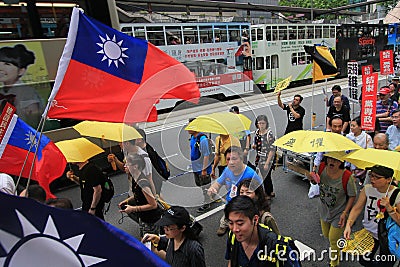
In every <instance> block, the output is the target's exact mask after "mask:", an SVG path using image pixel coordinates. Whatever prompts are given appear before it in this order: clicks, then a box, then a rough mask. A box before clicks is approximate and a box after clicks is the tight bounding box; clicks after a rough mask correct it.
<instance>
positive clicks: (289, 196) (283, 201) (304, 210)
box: [57, 85, 360, 267]
mask: <svg viewBox="0 0 400 267" xmlns="http://www.w3.org/2000/svg"><path fill="white" fill-rule="evenodd" d="M331 86H332V85H330V86H329V87H328V88H331ZM310 88H311V86H308V87H304V88H294V89H289V90H287V91H286V90H285V93H284V94H283V96H282V100H283V102H288V101H290V100H291V99H292V98H293V95H294V94H295V93H300V94H302V95H303V96H305V99H304V100H303V103H302V106H303V107H304V108H305V109H306V116H305V118H304V124H305V125H304V129H309V128H310V124H311V117H310V113H311V112H310V110H311V106H312V103H313V107H314V108H313V110H314V112H316V114H317V116H316V125H323V124H324V118H325V116H324V112H325V109H324V102H323V95H322V90H321V88H322V85H318V86H316V87H315V96H314V100H313V102H312V99H311V91H310ZM233 104H238V105H239V106H240V107H241V110H242V111H243V112H242V113H243V114H245V115H246V116H248V117H249V118H250V119H251V120H252V121H254V118H255V117H256V116H257V115H259V114H266V115H267V116H268V118H269V119H270V124H271V129H273V131H275V134H276V135H277V136H281V135H282V134H283V132H284V129H285V127H286V115H285V112H283V111H282V110H281V109H280V108H279V107H278V106H277V105H276V98H275V96H262V95H259V96H253V97H250V98H245V99H240V100H234V101H230V102H229V103H226V102H222V103H216V104H211V105H203V106H199V107H196V108H194V109H190V110H180V111H177V112H176V113H171V114H173V115H171V116H170V115H165V114H164V115H163V116H160V120H159V121H158V122H157V123H153V124H143V125H142V127H143V128H145V129H146V132H147V134H148V142H149V143H150V144H151V145H152V146H153V147H155V148H156V150H157V151H158V152H159V153H160V155H162V156H164V157H165V158H166V159H167V160H168V162H169V164H170V167H171V175H172V176H171V177H170V179H169V180H168V181H166V182H164V184H163V187H162V195H163V197H164V198H165V199H166V200H167V202H169V203H170V204H175V205H182V206H185V207H187V208H188V210H189V211H190V212H191V214H192V215H194V216H198V217H197V219H198V220H199V221H200V223H201V224H202V225H203V227H204V230H203V232H202V234H201V242H202V244H203V246H204V248H205V255H206V263H207V266H211V267H214V266H226V264H227V262H226V261H225V260H224V255H225V244H226V236H225V237H222V238H221V237H217V235H216V234H215V231H216V229H217V228H218V225H219V219H220V217H221V216H222V208H223V207H221V205H223V203H212V207H213V210H212V211H210V212H208V213H206V214H203V215H201V216H199V214H196V209H197V208H198V207H199V206H200V205H201V203H202V192H201V190H200V189H199V188H197V187H196V186H195V185H194V180H193V175H192V174H191V173H190V161H189V158H188V155H189V146H188V139H189V135H188V134H187V132H186V131H185V130H184V125H185V124H186V122H187V120H188V118H190V117H194V116H197V115H199V114H204V113H210V112H215V111H222V110H228V109H229V106H231V105H233ZM355 109H357V107H356V106H355ZM323 128H324V126H321V127H319V130H323ZM254 129H255V127H254V125H252V130H254ZM251 158H254V151H253V152H251ZM272 177H273V183H274V187H275V188H274V191H275V192H276V197H275V198H274V199H273V201H272V214H273V215H274V217H275V219H276V220H277V223H278V226H279V228H280V231H281V233H282V234H283V235H288V236H291V237H293V238H294V239H296V240H299V241H300V242H302V244H304V245H306V246H308V247H310V248H311V249H314V250H315V251H316V253H317V254H316V255H317V256H316V259H315V260H310V261H306V262H304V264H303V266H327V265H328V262H329V261H328V258H327V256H326V255H325V257H323V258H322V259H318V258H319V257H320V253H321V252H322V250H324V249H327V248H328V247H329V244H328V241H327V240H326V239H324V238H323V237H322V236H321V229H320V224H319V216H318V212H317V204H318V199H309V198H308V196H307V193H308V187H309V184H308V183H307V182H305V181H303V180H302V179H301V178H300V177H298V176H296V175H294V174H291V173H285V172H284V171H283V170H282V168H281V167H278V168H277V170H275V171H274V172H273V175H272ZM112 180H113V182H114V185H115V189H116V195H115V197H114V199H113V200H112V203H111V207H110V210H109V212H108V213H107V214H106V221H107V222H109V223H111V224H113V225H115V226H117V227H118V228H120V229H122V230H124V231H126V232H127V233H129V234H131V235H133V236H135V237H139V230H138V227H137V225H136V224H135V222H133V221H132V220H131V219H129V217H126V218H124V219H122V215H121V213H119V211H118V207H117V204H118V203H119V202H120V201H121V200H123V199H124V198H126V196H127V193H126V191H127V188H128V182H127V179H126V175H125V174H119V175H115V176H113V177H112ZM57 196H60V197H68V198H70V199H72V201H73V204H74V207H75V208H78V207H80V199H79V188H77V187H74V188H70V189H68V190H65V191H62V192H59V193H57ZM357 226H360V223H357ZM341 266H360V265H359V264H358V263H356V262H349V263H344V264H343V265H341Z"/></svg>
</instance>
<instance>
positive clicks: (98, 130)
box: [73, 121, 142, 142]
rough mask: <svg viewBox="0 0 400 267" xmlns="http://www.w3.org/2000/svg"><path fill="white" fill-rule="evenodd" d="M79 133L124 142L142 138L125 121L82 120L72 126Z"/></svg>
mask: <svg viewBox="0 0 400 267" xmlns="http://www.w3.org/2000/svg"><path fill="white" fill-rule="evenodd" d="M73 128H74V129H75V130H77V131H78V132H79V133H80V134H81V135H85V136H90V137H97V138H101V139H107V140H111V141H116V142H124V141H129V140H133V139H137V138H142V136H141V135H140V133H139V132H138V131H137V130H136V129H135V128H133V127H131V126H129V125H126V124H125V123H115V122H101V121H83V122H80V123H78V124H77V125H75V126H73Z"/></svg>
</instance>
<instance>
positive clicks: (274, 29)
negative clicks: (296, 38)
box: [272, 26, 278, 41]
mask: <svg viewBox="0 0 400 267" xmlns="http://www.w3.org/2000/svg"><path fill="white" fill-rule="evenodd" d="M277 38H278V28H277V27H276V26H272V41H276V40H278V39H277Z"/></svg>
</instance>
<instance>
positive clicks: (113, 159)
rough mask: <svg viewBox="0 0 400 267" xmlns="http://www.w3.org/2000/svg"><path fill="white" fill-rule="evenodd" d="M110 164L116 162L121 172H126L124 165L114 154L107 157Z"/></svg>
mask: <svg viewBox="0 0 400 267" xmlns="http://www.w3.org/2000/svg"><path fill="white" fill-rule="evenodd" d="M107 160H108V162H110V163H111V162H115V165H116V166H117V168H118V169H119V170H120V171H124V165H125V164H124V163H123V162H122V161H120V160H119V159H118V158H117V157H116V156H115V155H114V154H108V156H107Z"/></svg>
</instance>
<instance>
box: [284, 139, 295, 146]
mask: <svg viewBox="0 0 400 267" xmlns="http://www.w3.org/2000/svg"><path fill="white" fill-rule="evenodd" d="M295 142H296V138H290V139H289V140H288V141H287V142H286V143H284V144H283V145H284V146H289V147H293V145H294V143H295Z"/></svg>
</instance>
